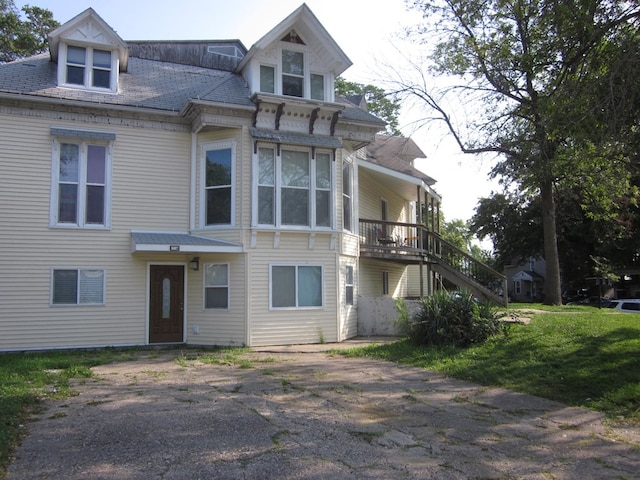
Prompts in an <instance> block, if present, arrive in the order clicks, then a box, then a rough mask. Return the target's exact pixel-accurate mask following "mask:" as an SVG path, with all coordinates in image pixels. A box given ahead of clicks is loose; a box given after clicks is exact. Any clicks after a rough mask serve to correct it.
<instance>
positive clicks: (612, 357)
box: [340, 304, 640, 426]
mask: <svg viewBox="0 0 640 480" xmlns="http://www.w3.org/2000/svg"><path fill="white" fill-rule="evenodd" d="M517 307H518V308H520V307H522V308H526V309H528V310H531V309H535V310H545V313H528V314H527V316H528V317H531V322H530V323H529V324H527V325H521V324H515V325H512V327H511V329H510V330H509V334H508V335H507V336H506V337H505V336H502V335H500V336H496V337H492V338H490V339H489V340H488V341H487V342H485V343H483V344H481V345H476V346H473V347H470V348H466V349H464V348H456V347H439V348H435V347H417V346H415V345H413V344H411V343H410V342H409V341H408V340H401V341H398V342H395V343H391V344H387V345H373V346H369V347H362V348H357V349H352V350H347V351H343V352H340V353H342V354H343V355H349V356H364V357H371V358H377V359H382V360H387V361H392V362H398V363H402V364H407V365H413V366H417V367H421V368H425V369H429V370H434V371H437V372H440V373H443V374H446V375H449V376H452V377H455V378H459V379H462V380H469V381H472V382H476V383H479V384H482V385H491V386H500V387H504V388H508V389H511V390H515V391H519V392H523V393H529V394H532V395H538V396H541V397H545V398H548V399H552V400H557V401H560V402H563V403H566V404H568V405H574V406H581V407H587V408H591V409H594V410H598V411H600V412H603V413H605V414H607V415H608V416H610V417H613V418H617V419H621V420H624V421H626V422H629V423H633V424H635V425H638V426H640V315H634V314H621V313H614V312H612V311H611V310H607V309H602V310H599V309H596V308H593V307H584V306H571V307H569V308H567V307H548V306H542V305H538V304H535V305H530V304H526V305H518V306H517ZM512 308H513V306H512Z"/></svg>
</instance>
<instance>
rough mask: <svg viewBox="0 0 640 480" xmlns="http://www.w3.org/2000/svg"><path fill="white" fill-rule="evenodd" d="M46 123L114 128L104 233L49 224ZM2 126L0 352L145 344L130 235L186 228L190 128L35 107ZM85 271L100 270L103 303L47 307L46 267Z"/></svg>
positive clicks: (139, 273) (140, 277)
mask: <svg viewBox="0 0 640 480" xmlns="http://www.w3.org/2000/svg"><path fill="white" fill-rule="evenodd" d="M43 116H44V115H43ZM52 126H56V127H63V128H68V129H77V130H87V129H91V130H98V131H108V132H113V133H115V134H116V139H115V141H114V143H113V157H112V182H111V220H112V222H111V223H112V228H111V229H110V230H104V229H100V230H91V229H78V228H49V212H50V199H51V161H52V160H51V156H52V153H51V152H52V137H51V133H50V129H51V127H52ZM0 129H2V131H3V135H2V136H1V137H0V142H1V143H0V166H1V169H2V174H1V175H0V203H1V204H2V208H1V209H0V245H1V246H2V252H3V259H2V269H0V297H1V298H2V309H0V350H15V349H45V348H57V347H64V348H68V347H91V346H112V345H113V346H116V345H134V344H135V345H141V344H144V343H145V339H146V298H147V277H146V275H147V269H146V265H147V263H146V260H145V258H144V257H140V256H138V255H132V254H131V233H130V231H131V230H132V229H155V230H169V231H185V230H186V229H187V228H188V218H189V217H188V214H189V195H188V192H189V168H188V165H189V158H190V156H189V151H190V140H189V139H190V134H189V133H187V132H172V131H160V130H154V129H151V128H134V127H131V126H128V127H120V126H114V125H102V124H89V123H86V122H78V123H75V122H70V121H58V120H52V119H50V118H42V117H38V115H37V113H34V112H33V111H32V112H31V114H30V115H29V116H26V115H25V116H21V115H0ZM162 258H163V260H165V261H173V262H175V261H178V262H182V261H186V260H187V259H186V258H184V257H183V256H169V255H164V256H163V257H162ZM83 267H95V268H104V269H105V304H104V305H91V306H84V305H53V306H52V305H50V298H51V270H52V268H83Z"/></svg>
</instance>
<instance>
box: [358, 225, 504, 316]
mask: <svg viewBox="0 0 640 480" xmlns="http://www.w3.org/2000/svg"><path fill="white" fill-rule="evenodd" d="M359 233H360V251H361V254H363V255H366V256H368V257H373V258H376V257H378V258H381V259H385V260H391V261H394V260H395V261H399V262H402V263H415V261H416V259H419V260H420V261H422V260H424V261H425V262H430V263H435V264H438V265H439V266H440V267H442V268H440V270H441V271H442V273H443V275H445V276H455V277H457V278H455V279H454V278H451V281H452V282H453V283H456V280H458V281H459V280H460V279H461V278H463V279H464V280H465V281H466V282H471V283H472V284H473V285H475V286H478V287H480V288H481V289H483V290H486V291H487V293H488V294H492V295H491V296H493V297H494V298H495V297H497V298H500V299H501V301H500V303H505V304H506V297H505V295H506V285H505V276H504V275H502V274H501V273H499V272H496V271H495V270H493V269H492V268H491V267H489V266H488V265H485V264H484V263H482V262H481V261H479V260H478V259H476V258H474V257H472V256H471V255H469V254H468V253H467V252H464V251H463V250H460V249H459V248H457V247H456V246H455V245H452V244H451V243H449V242H447V241H446V240H444V239H442V237H441V236H440V235H438V234H437V233H435V232H432V231H430V230H428V229H427V228H426V227H424V226H423V225H417V224H413V223H401V222H388V221H382V220H366V219H361V220H360V230H359ZM447 273H449V274H450V275H447ZM458 283H459V282H458ZM458 283H456V284H458ZM488 296H489V295H488Z"/></svg>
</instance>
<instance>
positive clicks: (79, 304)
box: [49, 267, 107, 307]
mask: <svg viewBox="0 0 640 480" xmlns="http://www.w3.org/2000/svg"><path fill="white" fill-rule="evenodd" d="M61 270H69V271H76V272H77V274H78V277H77V283H76V301H75V303H54V296H55V272H57V271H61ZM81 272H102V292H101V295H102V302H81V300H82V299H81V292H82V286H81V281H82V275H81ZM50 285H51V288H50V298H49V306H51V307H86V306H100V305H105V304H106V293H107V270H106V269H105V268H104V267H53V268H52V269H51V281H50Z"/></svg>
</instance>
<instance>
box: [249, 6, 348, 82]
mask: <svg viewBox="0 0 640 480" xmlns="http://www.w3.org/2000/svg"><path fill="white" fill-rule="evenodd" d="M292 31H294V32H295V33H296V35H297V36H299V38H300V39H302V38H304V40H305V42H306V44H307V45H315V46H317V48H314V50H315V51H316V53H318V54H320V55H321V57H322V58H324V59H325V60H327V63H328V64H329V63H330V64H331V69H332V71H333V72H334V74H335V76H338V75H340V74H341V73H342V72H344V71H345V70H346V69H347V68H349V67H350V66H351V65H352V62H351V60H349V57H347V55H346V54H345V53H344V51H343V50H342V49H341V48H340V47H339V46H338V44H337V43H336V41H335V40H334V39H333V38H332V37H331V35H329V32H327V30H326V29H325V28H324V26H323V25H322V24H321V23H320V22H319V21H318V19H317V17H316V16H315V15H314V14H313V12H312V11H311V9H310V8H309V7H308V6H307V5H306V4H302V5H301V6H300V7H299V8H298V9H296V10H295V11H294V12H293V13H292V14H291V15H289V16H288V17H287V18H285V19H284V20H283V21H282V22H280V23H279V24H278V25H277V26H276V27H275V28H273V29H272V30H271V31H270V32H269V33H267V34H266V35H265V36H264V37H262V38H261V39H260V40H258V41H257V42H256V43H255V44H254V45H253V46H252V47H251V48H250V49H249V52H247V55H246V56H245V57H244V59H243V60H242V62H240V65H239V66H238V69H237V71H238V72H241V71H242V70H243V69H244V68H245V67H246V66H247V64H248V63H249V62H250V60H251V59H252V58H253V57H255V56H256V55H257V54H258V53H260V52H263V51H264V50H266V49H269V48H271V47H272V46H273V44H274V43H277V42H280V41H288V40H285V38H287V37H288V36H289V35H291V32H292ZM289 42H290V40H289ZM293 43H296V42H293Z"/></svg>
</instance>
